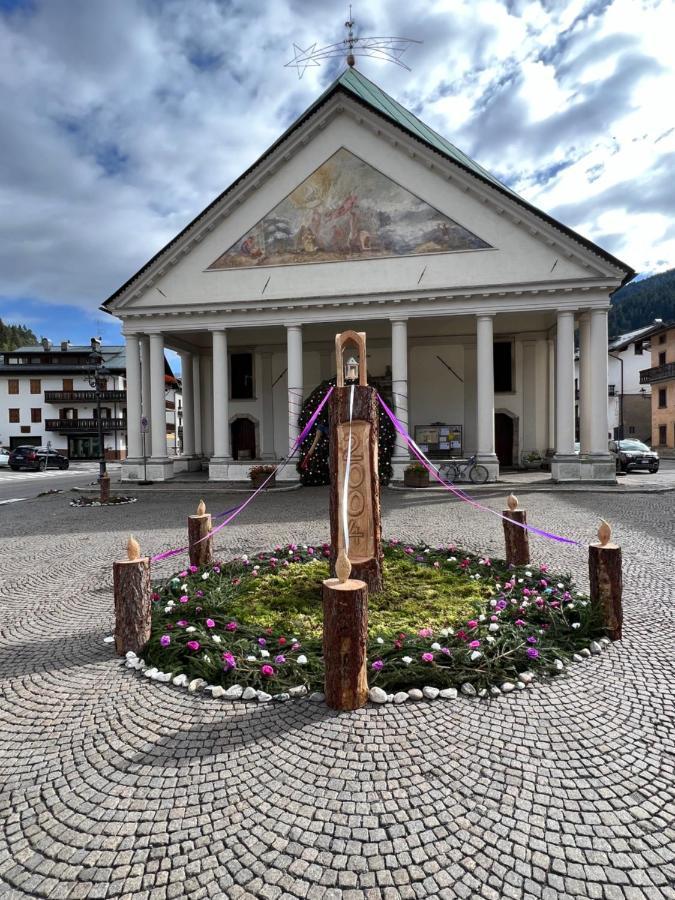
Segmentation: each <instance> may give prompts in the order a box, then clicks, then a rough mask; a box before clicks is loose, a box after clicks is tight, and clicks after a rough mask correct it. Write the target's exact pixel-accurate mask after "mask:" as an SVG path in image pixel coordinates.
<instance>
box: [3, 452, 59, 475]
mask: <svg viewBox="0 0 675 900" xmlns="http://www.w3.org/2000/svg"><path fill="white" fill-rule="evenodd" d="M69 465H70V462H69V460H68V457H67V456H64V455H63V453H57V452H56V450H47V449H45V448H44V447H15V448H14V450H12V452H11V453H10V454H9V467H10V469H11V470H12V471H13V472H18V471H19V469H32V470H33V471H35V472H40V471H44V469H67V468H68V466H69Z"/></svg>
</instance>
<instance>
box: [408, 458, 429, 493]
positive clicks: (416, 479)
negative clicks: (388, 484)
mask: <svg viewBox="0 0 675 900" xmlns="http://www.w3.org/2000/svg"><path fill="white" fill-rule="evenodd" d="M403 484H404V485H405V486H406V487H415V488H417V487H429V473H428V472H427V470H426V469H425V468H424V466H423V465H422V463H410V465H409V466H406V467H405V469H404V470H403Z"/></svg>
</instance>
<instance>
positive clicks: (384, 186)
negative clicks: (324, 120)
mask: <svg viewBox="0 0 675 900" xmlns="http://www.w3.org/2000/svg"><path fill="white" fill-rule="evenodd" d="M485 249H490V245H489V244H488V243H486V242H485V241H484V240H482V239H481V238H480V237H478V236H477V235H475V234H473V233H472V232H471V231H469V230H468V229H466V228H464V227H463V226H462V225H460V224H459V223H457V222H455V221H454V220H453V219H451V218H449V217H448V216H447V215H445V214H444V213H441V212H439V211H438V210H437V209H434V207H433V206H431V205H430V204H428V203H426V202H425V201H424V200H421V199H420V198H419V197H417V196H415V194H413V193H411V192H410V191H408V190H406V188H404V187H402V186H401V185H400V184H397V183H396V182H395V181H393V180H392V179H391V178H389V177H387V176H386V175H384V174H383V173H382V172H379V171H378V170H377V169H375V168H374V167H373V166H371V165H369V164H368V163H366V162H364V161H363V160H362V159H360V158H359V157H358V156H356V155H354V154H353V153H351V152H350V151H349V150H346V149H345V148H344V147H342V148H340V149H339V150H338V151H337V152H336V153H334V154H333V155H332V156H331V157H330V158H329V159H327V160H326V162H324V163H323V164H322V165H320V166H319V168H318V169H315V170H314V172H312V174H311V175H309V176H308V177H307V178H306V179H305V180H304V181H303V182H302V183H301V184H300V185H298V187H296V188H295V189H294V190H293V191H292V192H291V193H290V194H288V196H287V197H285V198H284V199H283V200H282V201H281V202H280V203H278V204H277V205H276V206H275V207H274V209H272V210H271V211H270V212H269V213H267V214H266V215H265V216H263V218H262V219H260V220H259V221H258V222H256V224H255V225H254V226H253V227H252V228H251V229H250V230H249V231H248V232H246V234H244V235H242V236H241V238H239V240H237V241H236V242H235V243H234V244H233V245H232V246H231V247H229V248H228V249H227V250H225V252H224V253H222V254H221V255H220V256H219V257H218V258H217V259H216V260H215V262H213V263H211V265H210V266H209V269H237V268H250V267H252V266H283V265H302V264H307V263H325V262H343V261H347V260H359V259H375V258H378V257H396V256H420V255H424V254H429V253H449V252H453V251H463V250H485Z"/></svg>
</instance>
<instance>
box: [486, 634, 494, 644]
mask: <svg viewBox="0 0 675 900" xmlns="http://www.w3.org/2000/svg"><path fill="white" fill-rule="evenodd" d="M485 640H486V641H487V642H488V644H494V642H495V639H494V638H493V637H490V635H489V634H488V636H487V637H486V638H485Z"/></svg>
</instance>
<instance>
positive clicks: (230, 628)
mask: <svg viewBox="0 0 675 900" xmlns="http://www.w3.org/2000/svg"><path fill="white" fill-rule="evenodd" d="M225 630H226V631H236V630H237V623H236V622H228V623H227V625H226V626H225Z"/></svg>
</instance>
